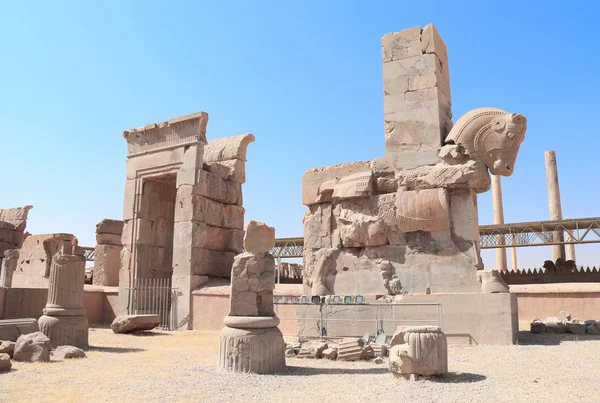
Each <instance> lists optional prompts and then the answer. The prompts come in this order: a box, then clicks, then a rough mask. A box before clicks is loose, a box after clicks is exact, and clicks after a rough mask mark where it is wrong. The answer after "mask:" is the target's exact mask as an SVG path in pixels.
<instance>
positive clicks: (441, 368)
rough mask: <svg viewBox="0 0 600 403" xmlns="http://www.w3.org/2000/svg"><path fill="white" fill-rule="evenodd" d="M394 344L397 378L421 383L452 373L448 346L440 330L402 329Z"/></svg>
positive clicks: (393, 365) (392, 359)
mask: <svg viewBox="0 0 600 403" xmlns="http://www.w3.org/2000/svg"><path fill="white" fill-rule="evenodd" d="M390 344H391V347H390V371H391V372H392V374H393V375H394V377H396V378H404V379H410V380H417V379H418V378H419V377H420V376H434V375H444V374H447V373H448V343H447V340H446V335H445V334H444V333H443V332H442V331H441V329H440V328H439V327H433V326H431V327H426V326H425V327H409V328H406V329H402V328H401V327H400V328H398V331H397V332H396V333H395V334H394V336H393V337H392V341H391V343H390Z"/></svg>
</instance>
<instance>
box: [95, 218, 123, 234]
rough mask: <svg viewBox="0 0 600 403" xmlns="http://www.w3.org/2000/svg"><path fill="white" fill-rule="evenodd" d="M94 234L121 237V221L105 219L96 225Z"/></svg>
mask: <svg viewBox="0 0 600 403" xmlns="http://www.w3.org/2000/svg"><path fill="white" fill-rule="evenodd" d="M96 233H97V234H116V235H121V234H122V233H123V221H121V220H111V219H108V218H105V219H104V220H102V221H100V222H99V223H98V224H96Z"/></svg>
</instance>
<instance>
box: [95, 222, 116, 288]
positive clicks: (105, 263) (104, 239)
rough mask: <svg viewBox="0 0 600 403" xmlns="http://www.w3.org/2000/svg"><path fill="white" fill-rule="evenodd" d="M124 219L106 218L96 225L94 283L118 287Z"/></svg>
mask: <svg viewBox="0 0 600 403" xmlns="http://www.w3.org/2000/svg"><path fill="white" fill-rule="evenodd" d="M122 233H123V221H120V220H110V219H108V218H105V219H104V220H102V221H100V222H99V223H98V224H97V225H96V247H95V248H94V271H93V275H92V284H94V285H101V286H108V287H117V286H118V285H119V269H120V268H121V250H122V249H123V244H122V243H121V235H122Z"/></svg>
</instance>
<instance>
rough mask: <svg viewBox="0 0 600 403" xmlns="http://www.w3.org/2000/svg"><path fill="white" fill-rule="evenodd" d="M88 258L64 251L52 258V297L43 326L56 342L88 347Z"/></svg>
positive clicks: (55, 344)
mask: <svg viewBox="0 0 600 403" xmlns="http://www.w3.org/2000/svg"><path fill="white" fill-rule="evenodd" d="M84 281H85V258H84V257H83V256H78V255H61V256H58V257H57V258H55V259H54V261H53V262H52V270H51V272H50V286H49V288H48V301H47V303H46V306H45V308H44V310H43V313H44V315H43V316H41V317H40V319H39V326H40V330H41V332H42V333H43V334H45V335H46V336H48V338H49V340H50V341H51V343H52V345H54V346H63V345H70V346H75V347H78V348H81V349H85V350H87V349H88V329H89V323H88V319H87V317H86V316H85V308H84V306H83V287H84Z"/></svg>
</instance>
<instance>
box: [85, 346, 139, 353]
mask: <svg viewBox="0 0 600 403" xmlns="http://www.w3.org/2000/svg"><path fill="white" fill-rule="evenodd" d="M90 351H100V352H103V353H117V354H121V353H138V352H140V351H146V350H144V349H143V348H125V347H103V346H90Z"/></svg>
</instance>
